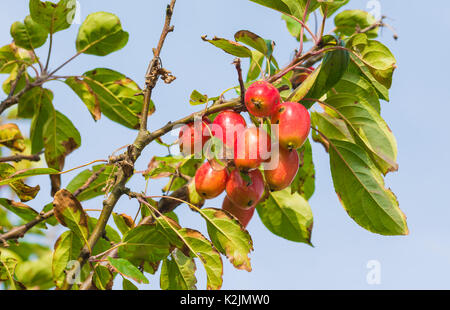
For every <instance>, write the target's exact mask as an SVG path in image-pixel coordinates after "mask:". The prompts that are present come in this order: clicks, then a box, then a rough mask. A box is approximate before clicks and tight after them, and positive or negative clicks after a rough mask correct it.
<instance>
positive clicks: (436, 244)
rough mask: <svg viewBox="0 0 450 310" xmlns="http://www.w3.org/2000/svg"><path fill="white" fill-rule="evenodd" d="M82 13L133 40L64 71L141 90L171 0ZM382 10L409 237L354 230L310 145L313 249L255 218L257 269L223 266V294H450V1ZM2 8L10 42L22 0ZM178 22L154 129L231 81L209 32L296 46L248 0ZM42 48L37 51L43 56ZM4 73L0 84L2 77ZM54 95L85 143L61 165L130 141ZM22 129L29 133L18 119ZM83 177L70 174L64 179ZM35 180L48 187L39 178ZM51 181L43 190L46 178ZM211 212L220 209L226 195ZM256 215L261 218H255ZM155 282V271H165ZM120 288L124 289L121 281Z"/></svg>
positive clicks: (69, 39) (197, 7)
mask: <svg viewBox="0 0 450 310" xmlns="http://www.w3.org/2000/svg"><path fill="white" fill-rule="evenodd" d="M80 2H81V18H82V19H84V18H85V17H86V16H87V15H88V14H90V13H92V12H96V11H108V12H112V13H115V14H117V15H118V16H119V17H120V19H121V21H122V24H123V27H124V29H125V30H127V31H128V32H129V33H130V39H129V42H128V45H127V46H126V47H125V48H124V49H122V50H120V51H118V52H116V53H113V54H111V55H109V56H107V57H104V58H102V57H96V56H88V55H83V56H80V57H79V58H77V59H76V60H75V61H74V62H73V63H71V64H70V65H68V66H67V67H66V68H65V69H64V70H62V71H61V74H64V75H66V74H81V73H83V72H85V71H88V70H90V69H93V68H96V67H108V68H111V69H114V70H117V71H120V72H122V73H124V74H126V75H128V76H129V77H131V78H132V79H134V80H135V81H136V82H138V83H139V84H140V85H142V84H143V80H144V79H143V77H144V74H145V70H146V68H147V64H148V61H149V59H150V58H151V48H152V47H154V46H155V44H156V42H157V39H158V37H159V34H160V30H161V27H162V23H163V12H164V9H165V6H166V4H167V1H165V0H153V1H143V0H140V1H138V0H134V1H128V2H127V3H126V4H125V2H123V1H108V0H96V1H86V0H81V1H80ZM368 2H369V1H368V0H351V1H350V5H348V8H355V9H366V5H367V3H368ZM379 3H380V4H381V13H382V14H383V15H387V16H388V17H389V18H388V19H387V22H389V23H390V24H392V25H393V26H394V27H395V28H396V30H397V32H398V34H399V40H398V41H394V40H393V39H392V35H391V33H390V31H388V30H387V29H385V30H384V31H383V34H382V36H381V41H382V42H383V43H385V44H386V45H388V46H389V48H391V50H392V51H393V53H394V55H395V56H396V58H397V60H398V70H397V71H396V72H395V75H394V82H393V87H392V90H391V102H389V103H386V102H384V103H382V115H383V117H384V118H385V119H386V120H387V122H388V124H389V126H390V128H391V129H392V131H393V132H394V134H395V135H396V137H397V140H398V144H399V157H398V161H399V164H400V169H399V171H398V172H397V173H394V174H390V175H388V177H387V178H386V183H387V186H389V187H390V188H392V190H393V191H394V192H395V193H396V195H397V197H398V199H399V201H400V207H401V208H402V210H403V211H404V212H405V213H406V215H407V217H408V225H409V229H410V235H409V236H405V237H383V236H379V235H375V234H372V233H370V232H368V231H366V230H364V229H362V228H361V227H359V226H358V225H357V224H355V223H354V222H353V221H352V220H351V219H350V217H349V216H348V215H347V213H346V212H345V211H344V209H343V208H342V206H341V205H340V204H339V201H338V199H337V197H336V195H335V193H334V189H333V185H332V182H331V175H330V172H329V161H328V156H327V154H326V153H325V152H324V150H323V148H322V147H321V146H320V145H314V146H313V151H314V162H315V165H316V172H317V174H316V177H317V181H316V192H315V194H314V196H313V197H312V199H311V200H310V204H311V206H312V209H313V213H314V229H313V235H312V242H313V244H314V246H315V247H314V248H312V247H309V246H307V245H305V244H298V243H293V242H289V241H286V240H284V239H281V238H279V237H277V236H275V235H273V234H271V233H270V232H269V231H268V230H267V229H266V228H265V227H264V225H263V224H262V223H261V221H260V220H259V218H258V217H257V216H255V217H254V219H253V220H252V222H251V223H250V224H249V226H248V230H249V232H250V233H251V235H252V238H253V241H254V248H255V251H254V252H252V253H251V256H250V257H251V263H252V267H253V271H252V272H250V273H248V272H246V271H239V270H236V269H234V268H233V267H232V266H231V264H230V263H229V262H228V261H224V284H223V288H224V289H449V288H450V285H449V280H448V279H449V278H450V241H449V236H450V225H449V221H448V219H449V218H450V203H449V200H448V193H449V185H450V182H449V181H448V175H449V173H450V169H449V165H448V159H449V158H450V156H449V155H450V145H449V140H448V134H449V133H450V130H449V127H448V115H449V114H450V106H449V102H450V100H449V99H450V88H449V87H448V85H447V84H448V72H449V69H450V65H449V62H448V61H447V59H446V51H447V50H448V49H449V47H450V46H449V44H450V43H449V41H448V40H445V37H444V35H445V33H446V31H448V30H449V29H450V19H448V16H449V15H450V3H449V2H448V1H443V0H440V1H434V2H433V5H430V4H428V5H426V6H425V5H424V2H423V1H418V0H411V1H401V0H391V1H388V0H380V1H379ZM2 5H3V6H2V7H3V9H2V10H1V11H0V42H2V43H1V44H2V45H4V44H7V43H9V42H10V40H11V37H10V35H9V28H10V25H11V24H12V23H13V22H14V21H17V20H23V18H24V17H25V16H26V15H27V14H28V1H27V0H2ZM173 22H174V24H175V32H174V33H172V34H170V35H169V38H168V40H167V42H166V45H165V46H164V49H163V53H162V60H163V63H164V66H165V67H166V68H167V69H169V70H171V71H172V72H173V73H174V75H176V76H177V80H176V81H175V82H174V83H173V84H172V85H170V86H167V85H164V84H163V83H160V84H159V85H158V87H157V88H156V90H155V91H154V95H153V100H154V101H155V104H156V108H157V111H156V113H155V114H154V115H153V116H151V117H150V118H149V127H150V129H157V128H159V127H160V126H162V125H164V124H165V123H166V122H167V121H169V120H171V119H177V118H180V117H182V116H184V115H186V114H188V113H192V112H194V111H195V108H194V107H191V106H190V105H189V103H188V98H189V94H190V93H191V92H192V90H194V89H198V90H199V91H201V92H203V93H207V94H209V95H210V96H215V95H217V94H219V93H221V92H222V91H223V90H224V89H226V88H228V87H230V86H233V85H235V84H236V73H235V69H234V66H233V65H231V62H232V61H233V56H230V55H227V54H225V53H223V52H221V51H220V50H218V49H216V48H214V47H213V46H211V45H209V44H207V43H205V42H203V41H202V40H201V39H200V37H201V36H202V35H204V34H207V35H209V36H210V37H212V36H214V35H217V36H220V37H225V38H232V37H233V34H234V33H235V32H236V31H238V30H241V29H248V30H251V31H253V32H256V33H258V34H259V35H261V36H262V37H265V38H270V39H272V40H274V41H275V42H276V44H277V46H276V50H275V56H276V57H277V60H278V62H279V63H280V64H285V63H287V62H288V61H289V58H290V56H291V54H292V51H293V49H295V48H296V47H297V45H298V43H297V42H296V41H295V40H294V39H293V38H292V37H291V36H290V35H289V34H288V32H287V30H286V28H285V26H284V23H283V21H282V20H281V18H280V14H278V13H276V12H274V11H271V10H269V9H266V8H264V7H261V6H258V5H256V4H254V3H252V2H250V1H245V0H228V1H218V0H209V1H207V0H189V1H188V0H178V3H177V6H176V9H175V15H174V19H173ZM77 29H78V25H74V26H72V27H71V28H70V29H69V30H67V31H64V32H59V33H57V34H56V36H55V44H54V52H53V57H52V60H51V67H52V68H56V66H57V65H59V64H61V63H62V62H64V61H65V60H66V59H67V58H69V57H70V56H72V55H73V54H74V53H75V43H74V42H75V37H76V33H77ZM46 52H47V46H46V45H45V46H44V47H42V48H40V49H39V50H38V53H39V54H40V55H42V57H43V58H45V55H46ZM3 78H4V77H2V79H3ZM48 87H50V88H52V89H53V90H54V92H55V100H54V104H55V106H56V108H57V109H58V110H60V111H61V112H63V113H64V114H66V115H68V116H69V117H70V118H71V119H72V120H73V122H74V124H75V126H76V127H77V128H78V129H79V131H80V133H81V137H82V147H81V148H80V149H79V150H77V151H76V152H74V153H73V154H72V155H71V156H69V158H68V160H67V162H66V167H75V166H77V165H81V164H84V163H87V162H89V161H91V160H93V159H101V158H107V156H108V155H109V154H110V153H111V152H112V151H114V150H115V149H117V148H118V147H121V146H123V145H125V144H128V143H130V142H131V141H133V139H134V137H135V135H136V132H134V131H131V130H128V129H125V128H123V127H121V126H119V125H116V124H115V123H112V122H111V121H109V120H108V119H106V118H102V119H101V120H100V121H98V122H97V123H95V122H94V121H93V120H92V118H91V116H90V114H89V113H88V111H87V109H86V108H85V106H84V104H83V103H82V102H81V101H80V100H79V99H78V97H76V95H74V94H73V93H72V92H71V91H70V89H68V87H67V86H66V85H64V84H62V83H58V82H52V84H48ZM19 125H20V128H21V129H22V130H23V131H24V132H27V131H28V128H29V127H28V125H27V124H26V123H25V122H21V123H20V124H19ZM164 154H166V150H165V149H164V148H162V147H160V146H159V145H156V144H155V145H152V146H151V147H148V148H147V149H146V150H145V152H144V153H143V155H142V156H141V158H140V159H139V161H138V162H137V169H138V170H142V169H143V168H144V167H145V166H146V164H147V163H148V161H149V160H150V159H151V157H152V156H153V155H164ZM74 175H76V173H71V174H68V175H65V176H64V177H63V183H64V184H67V183H68V182H69V181H70V180H71V178H72V177H73V176H74ZM30 182H31V183H32V184H34V183H36V184H37V183H44V182H48V180H47V178H44V177H42V178H41V177H36V178H34V179H32V180H30ZM44 184H48V183H44ZM162 184H163V183H162V182H153V183H151V185H150V193H152V194H159V193H160V188H161V185H162ZM129 185H130V186H131V187H132V188H133V189H135V190H136V191H139V190H143V188H144V186H145V182H144V180H143V179H142V178H141V177H140V176H138V175H137V176H135V177H134V178H133V179H132V180H131V181H130V183H129ZM41 187H42V188H43V190H41V192H40V193H39V195H38V197H37V199H36V200H34V201H32V202H31V203H30V205H31V206H33V207H34V208H36V209H37V210H40V209H41V208H42V206H43V205H45V204H46V203H48V202H49V201H50V197H49V189H48V187H47V186H42V184H41ZM207 205H208V206H215V207H220V205H221V199H215V200H211V201H209V202H208V203H207ZM100 206H101V199H100V198H99V199H95V200H92V201H89V202H88V203H85V205H84V207H85V208H100ZM117 210H118V211H119V212H126V213H129V214H133V215H134V214H135V212H136V210H137V204H136V203H135V202H133V201H130V200H128V199H127V198H122V199H121V200H120V202H119V204H118V207H117ZM177 214H178V215H179V217H180V218H181V224H182V225H183V226H186V227H192V228H196V229H200V230H201V231H202V232H205V230H206V229H205V225H204V223H203V221H202V220H201V219H200V218H199V216H198V215H196V214H194V213H192V212H191V211H189V210H188V207H186V206H181V207H179V208H178V209H177ZM255 214H256V213H255ZM58 233H60V232H59V231H50V232H49V237H48V238H47V239H46V240H44V242H48V244H53V240H54V239H53V238H54V237H55V236H57V234H58ZM370 260H377V261H379V262H380V264H381V265H380V266H381V284H379V285H369V284H367V282H366V275H367V273H368V271H369V269H367V267H366V265H367V262H368V261H370ZM197 268H198V273H197V274H198V287H199V288H205V287H206V285H205V279H206V276H205V273H204V270H203V267H202V265H201V263H200V262H197ZM158 275H159V274H158ZM158 275H157V276H150V277H149V280H150V284H149V285H147V286H145V288H149V289H156V288H159V276H158ZM116 287H117V288H120V287H121V286H120V285H116Z"/></svg>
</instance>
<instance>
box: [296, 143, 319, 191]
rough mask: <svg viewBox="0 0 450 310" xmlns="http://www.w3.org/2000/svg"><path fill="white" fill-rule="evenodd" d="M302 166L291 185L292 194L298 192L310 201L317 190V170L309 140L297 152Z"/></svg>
mask: <svg viewBox="0 0 450 310" xmlns="http://www.w3.org/2000/svg"><path fill="white" fill-rule="evenodd" d="M297 152H298V155H299V158H300V164H299V168H298V172H297V175H296V176H295V178H294V180H293V181H292V183H291V191H292V194H293V193H295V192H297V193H299V194H300V195H302V196H303V197H305V199H306V200H309V198H311V196H312V195H313V194H314V190H315V181H316V180H315V168H314V162H313V157H312V156H313V154H312V149H311V143H310V142H309V139H308V140H306V142H305V143H304V144H303V146H302V147H301V148H300V149H298V150H297Z"/></svg>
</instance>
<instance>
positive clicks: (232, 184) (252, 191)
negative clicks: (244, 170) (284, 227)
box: [226, 169, 264, 209]
mask: <svg viewBox="0 0 450 310" xmlns="http://www.w3.org/2000/svg"><path fill="white" fill-rule="evenodd" d="M248 175H249V177H250V179H251V181H252V183H251V184H247V183H246V182H245V181H244V180H243V179H242V177H241V174H240V173H239V170H238V169H234V170H233V171H232V172H231V174H230V177H229V179H228V182H227V185H226V191H227V195H228V198H229V199H230V200H231V201H232V202H233V203H234V204H235V205H236V206H239V207H240V208H243V209H248V208H251V207H254V206H255V205H256V204H257V203H258V202H259V200H260V199H261V197H262V196H263V194H264V180H263V176H262V174H261V172H260V171H259V170H258V169H256V170H252V171H249V172H248Z"/></svg>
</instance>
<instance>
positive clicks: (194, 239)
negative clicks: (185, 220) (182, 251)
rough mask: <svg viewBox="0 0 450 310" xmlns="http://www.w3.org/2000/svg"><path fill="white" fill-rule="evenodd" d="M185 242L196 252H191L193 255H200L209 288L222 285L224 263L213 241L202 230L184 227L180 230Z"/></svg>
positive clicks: (212, 288)
mask: <svg viewBox="0 0 450 310" xmlns="http://www.w3.org/2000/svg"><path fill="white" fill-rule="evenodd" d="M179 233H180V234H181V235H182V237H183V240H184V242H186V243H187V244H189V247H190V248H191V249H193V250H194V252H195V253H192V251H191V252H190V253H191V255H190V256H191V257H198V258H199V259H200V261H201V262H202V263H203V266H204V267H205V270H206V276H207V289H209V290H218V289H220V288H221V287H222V281H223V280H222V274H223V264H222V258H221V257H220V254H219V252H218V251H217V250H216V249H215V248H214V247H213V245H212V244H211V242H210V241H209V240H208V239H206V238H205V237H204V236H203V235H202V234H201V233H200V232H198V231H196V230H193V229H189V228H183V229H181V230H180V231H179Z"/></svg>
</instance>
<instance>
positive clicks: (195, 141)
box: [178, 117, 211, 155]
mask: <svg viewBox="0 0 450 310" xmlns="http://www.w3.org/2000/svg"><path fill="white" fill-rule="evenodd" d="M210 124H211V122H210V120H209V119H208V118H207V117H204V118H203V119H202V122H201V124H200V122H198V123H189V124H186V125H184V126H183V127H181V130H180V134H179V136H178V143H179V144H180V152H181V153H183V154H184V155H191V154H194V152H195V151H198V152H201V151H202V150H203V146H204V145H205V143H206V142H207V141H208V140H209V138H210V133H209V129H208V126H209V125H210Z"/></svg>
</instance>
